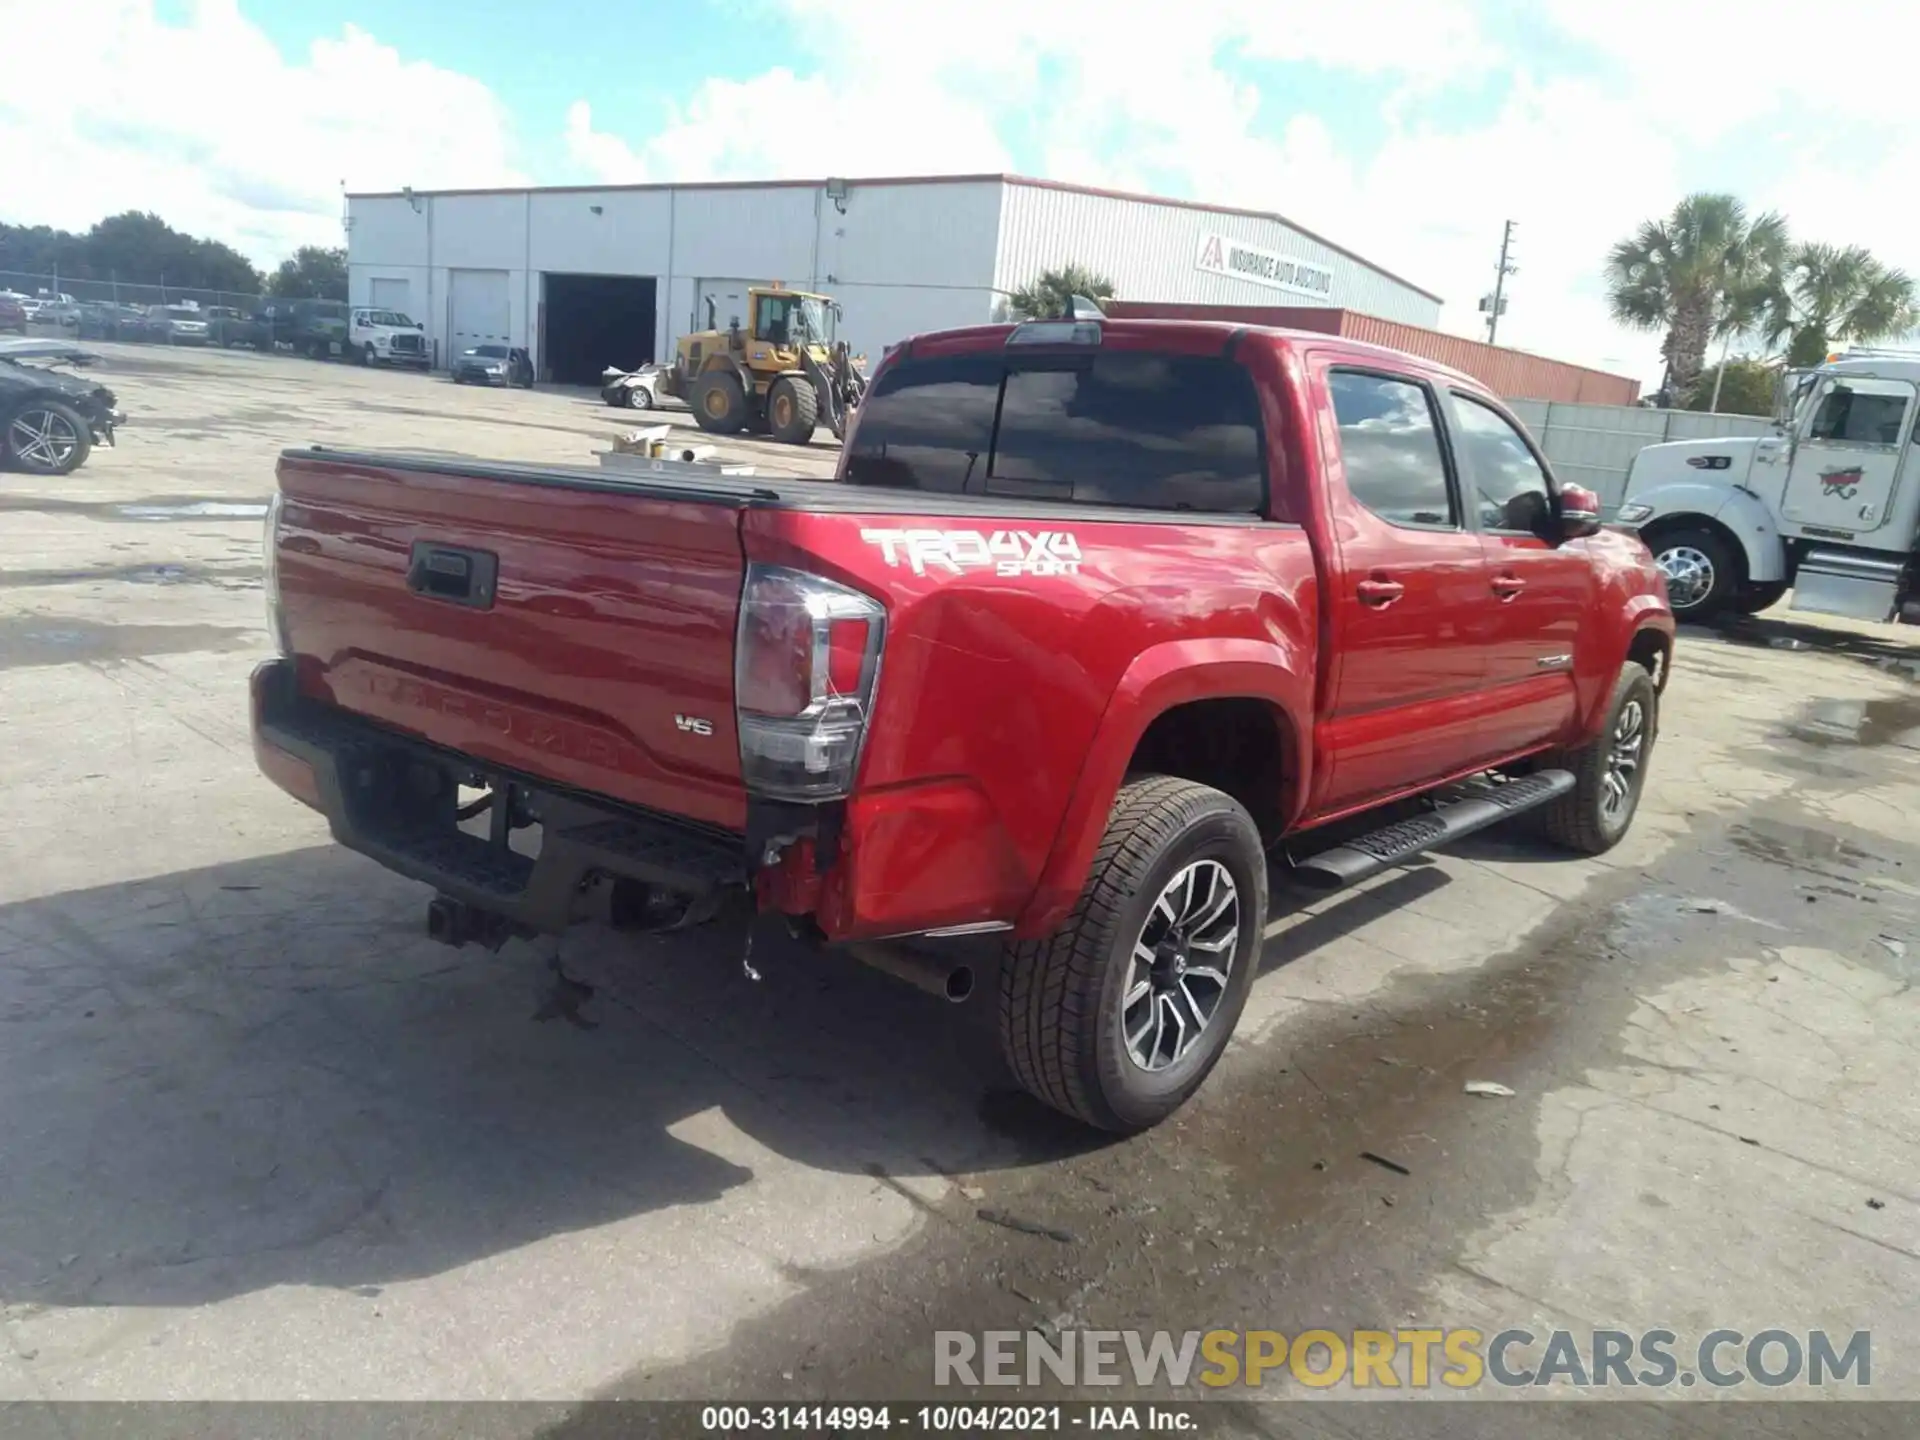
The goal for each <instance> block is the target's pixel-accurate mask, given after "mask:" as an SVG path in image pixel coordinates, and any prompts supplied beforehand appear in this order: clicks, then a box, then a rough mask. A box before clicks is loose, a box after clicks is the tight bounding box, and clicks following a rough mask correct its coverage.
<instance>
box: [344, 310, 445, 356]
mask: <svg viewBox="0 0 1920 1440" xmlns="http://www.w3.org/2000/svg"><path fill="white" fill-rule="evenodd" d="M347 354H348V355H350V356H353V357H355V358H357V359H358V360H359V361H360V363H361V364H362V365H410V366H413V367H414V368H416V369H419V370H425V369H426V368H427V367H428V365H429V364H430V363H431V359H432V357H431V356H430V355H429V353H428V351H427V335H426V331H425V329H424V328H423V327H422V326H421V325H420V324H419V323H418V322H417V321H414V320H409V319H408V318H407V317H406V316H405V315H402V314H401V313H400V312H399V311H398V310H383V309H381V308H379V307H378V306H372V305H356V306H355V307H354V308H353V313H352V315H350V316H349V317H348V320H347Z"/></svg>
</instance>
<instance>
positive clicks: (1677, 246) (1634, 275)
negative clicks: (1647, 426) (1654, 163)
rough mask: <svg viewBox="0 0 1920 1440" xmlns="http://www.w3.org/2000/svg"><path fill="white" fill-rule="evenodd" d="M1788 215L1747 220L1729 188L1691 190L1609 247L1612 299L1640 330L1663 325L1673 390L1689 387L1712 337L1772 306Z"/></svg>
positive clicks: (1745, 325) (1617, 311)
mask: <svg viewBox="0 0 1920 1440" xmlns="http://www.w3.org/2000/svg"><path fill="white" fill-rule="evenodd" d="M1786 251H1787V222H1786V221H1785V220H1784V219H1783V218H1782V217H1780V216H1779V215H1776V214H1773V213H1771V212H1769V213H1768V214H1765V215H1762V216H1760V217H1759V219H1757V220H1751V221H1749V220H1748V218H1747V211H1746V207H1745V206H1744V205H1742V204H1741V203H1740V202H1739V201H1738V200H1737V199H1735V198H1734V197H1733V196H1731V195H1714V194H1706V193H1702V194H1696V195H1689V196H1687V197H1686V199H1684V200H1682V201H1681V202H1680V203H1679V204H1678V205H1676V206H1674V207H1673V213H1672V214H1671V215H1669V216H1667V217H1666V218H1665V219H1663V220H1649V221H1647V222H1645V223H1644V224H1643V225H1641V227H1640V228H1639V229H1638V230H1636V231H1635V232H1634V233H1633V234H1632V235H1631V236H1629V237H1628V238H1627V239H1625V240H1622V241H1621V242H1620V243H1619V244H1617V245H1615V246H1614V247H1613V249H1612V250H1611V251H1609V252H1608V254H1607V269H1606V277H1607V303H1608V307H1609V308H1610V309H1611V310H1612V312H1613V318H1614V319H1615V320H1617V321H1619V322H1620V323H1621V324H1623V325H1630V326H1632V327H1633V328H1634V329H1636V330H1665V331H1666V332H1667V335H1666V339H1665V340H1664V341H1662V342H1661V346H1660V353H1661V354H1662V355H1663V356H1664V357H1665V358H1666V362H1667V384H1668V388H1669V390H1670V391H1672V392H1673V393H1674V394H1679V395H1684V394H1687V393H1688V392H1689V391H1691V390H1692V388H1693V385H1694V382H1695V380H1697V379H1698V378H1699V375H1700V371H1701V369H1702V368H1703V367H1704V366H1705V364H1706V358H1707V346H1708V345H1709V344H1710V343H1711V342H1712V341H1713V340H1715V339H1719V338H1722V337H1726V336H1730V335H1737V334H1739V333H1740V332H1742V331H1744V330H1747V329H1750V328H1751V327H1752V326H1754V325H1755V324H1756V323H1758V322H1759V320H1760V319H1761V317H1762V316H1763V315H1764V314H1766V313H1768V303H1769V298H1770V296H1771V295H1772V294H1773V293H1774V292H1775V289H1776V288H1777V287H1776V284H1775V280H1774V276H1775V272H1776V271H1777V269H1778V267H1779V265H1780V264H1781V262H1782V261H1783V259H1784V258H1785V256H1786Z"/></svg>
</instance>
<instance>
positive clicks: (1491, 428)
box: [1453, 393, 1553, 532]
mask: <svg viewBox="0 0 1920 1440" xmlns="http://www.w3.org/2000/svg"><path fill="white" fill-rule="evenodd" d="M1453 414H1454V419H1455V420H1456V421H1457V422H1458V423H1457V424H1456V426H1455V429H1457V430H1458V432H1459V436H1460V449H1461V452H1462V454H1463V456H1464V457H1465V459H1466V462H1467V469H1468V472H1469V473H1470V474H1471V475H1472V476H1473V485H1474V491H1475V493H1476V496H1477V498H1478V500H1479V505H1480V528H1481V529H1483V530H1525V531H1529V532H1534V531H1538V530H1539V529H1540V528H1541V526H1543V525H1545V524H1546V522H1547V519H1548V517H1549V516H1550V515H1551V514H1552V512H1553V506H1552V502H1551V500H1550V498H1549V495H1550V492H1549V489H1548V485H1547V472H1546V471H1544V470H1542V469H1541V468H1540V462H1539V461H1538V460H1536V459H1534V458H1533V451H1532V450H1531V449H1529V448H1528V446H1527V442H1526V441H1525V440H1524V439H1522V438H1521V435H1520V432H1519V431H1518V430H1515V429H1514V428H1513V426H1512V425H1510V424H1509V423H1508V422H1507V419H1506V417H1505V416H1504V415H1502V414H1500V412H1499V411H1497V410H1493V409H1490V408H1489V407H1488V406H1486V405H1483V404H1481V403H1480V402H1479V401H1478V400H1475V399H1473V398H1472V397H1471V396H1467V395H1461V394H1458V393H1456V394H1455V395H1454V397H1453Z"/></svg>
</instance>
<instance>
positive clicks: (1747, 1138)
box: [1735, 1135, 1760, 1145]
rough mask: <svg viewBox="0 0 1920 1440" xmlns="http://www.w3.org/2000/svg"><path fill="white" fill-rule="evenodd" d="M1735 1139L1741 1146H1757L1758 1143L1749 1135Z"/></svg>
mask: <svg viewBox="0 0 1920 1440" xmlns="http://www.w3.org/2000/svg"><path fill="white" fill-rule="evenodd" d="M1735 1138H1736V1139H1738V1140H1739V1142H1740V1143H1741V1144H1742V1145H1758V1144H1759V1143H1760V1142H1759V1141H1758V1140H1756V1139H1754V1138H1753V1137H1752V1136H1751V1135H1740V1136H1736V1137H1735Z"/></svg>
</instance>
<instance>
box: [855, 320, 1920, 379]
mask: <svg viewBox="0 0 1920 1440" xmlns="http://www.w3.org/2000/svg"><path fill="white" fill-rule="evenodd" d="M1034 323H1036V322H1033V321H1025V322H1017V323H1010V324H998V325H972V326H968V327H966V328H964V329H957V330H940V331H932V332H929V333H927V334H923V335H915V336H912V337H910V338H908V339H906V340H904V341H902V342H901V343H900V344H899V345H897V346H895V347H893V349H892V350H890V351H889V352H888V353H889V354H890V355H891V354H902V355H912V356H915V357H921V356H927V355H954V354H965V353H969V352H977V351H981V350H989V349H992V348H994V347H995V346H997V345H1005V344H1006V343H1007V342H1008V340H1009V338H1010V337H1011V336H1012V334H1013V332H1014V331H1015V330H1017V329H1019V328H1020V326H1021V324H1034ZM1039 323H1045V322H1039ZM1081 323H1083V324H1089V325H1097V326H1098V327H1099V328H1100V333H1101V335H1102V337H1103V340H1104V339H1105V338H1108V337H1111V338H1113V339H1121V340H1125V341H1126V342H1127V343H1128V348H1130V349H1131V348H1148V347H1151V346H1155V345H1158V346H1162V347H1165V348H1167V349H1170V350H1176V351H1186V352H1190V353H1194V354H1202V353H1214V354H1217V353H1219V351H1220V350H1221V349H1222V348H1223V347H1224V346H1225V345H1226V344H1227V342H1228V341H1229V340H1230V339H1231V338H1232V337H1233V336H1235V335H1258V336H1261V337H1263V338H1266V339H1269V340H1271V341H1276V342H1279V343H1280V344H1281V345H1282V346H1284V347H1286V348H1288V349H1296V350H1308V349H1312V350H1317V351H1321V352H1323V353H1331V354H1336V355H1339V356H1341V357H1342V358H1343V359H1346V360H1350V361H1352V362H1353V363H1356V364H1360V365H1366V364H1369V363H1372V364H1376V365H1381V366H1386V367H1389V368H1392V369H1394V370H1400V371H1412V372H1415V373H1418V374H1421V375H1425V376H1427V377H1428V378H1430V379H1432V380H1435V381H1437V382H1439V383H1441V384H1445V385H1449V386H1452V387H1455V388H1457V389H1463V390H1471V391H1473V392H1474V393H1476V394H1480V395H1490V394H1491V393H1492V392H1491V391H1489V390H1488V389H1487V387H1486V385H1485V383H1484V382H1482V381H1479V380H1476V379H1475V378H1474V377H1473V376H1471V375H1468V374H1466V373H1465V372H1463V371H1460V370H1455V369H1453V368H1452V367H1451V366H1448V365H1442V364H1440V363H1439V362H1438V361H1435V360H1429V359H1426V358H1425V357H1423V356H1419V355H1411V354H1408V353H1407V352H1406V351H1404V350H1395V349H1392V348H1391V347H1389V346H1386V345H1374V344H1371V343H1369V342H1368V341H1365V340H1349V339H1347V338H1345V337H1343V336H1337V335H1326V334H1323V333H1321V332H1320V331H1317V330H1289V329H1285V328H1282V327H1281V326H1278V325H1248V324H1245V323H1243V322H1240V321H1235V320H1190V319H1180V320H1144V319H1125V320H1120V319H1103V320H1090V321H1083V322H1081ZM1059 348H1061V349H1071V348H1072V346H1071V345H1070V344H1069V345H1062V346H1060V347H1059ZM1916 365H1920V361H1916Z"/></svg>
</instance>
